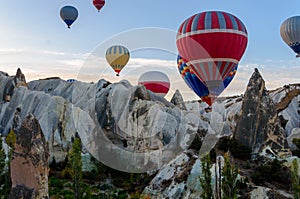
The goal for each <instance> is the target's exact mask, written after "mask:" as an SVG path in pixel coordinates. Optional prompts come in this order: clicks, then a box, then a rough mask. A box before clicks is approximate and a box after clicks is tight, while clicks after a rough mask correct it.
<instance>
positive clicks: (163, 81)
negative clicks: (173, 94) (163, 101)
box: [138, 71, 170, 97]
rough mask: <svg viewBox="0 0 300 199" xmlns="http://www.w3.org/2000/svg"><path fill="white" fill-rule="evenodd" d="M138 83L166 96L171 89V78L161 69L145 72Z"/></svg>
mask: <svg viewBox="0 0 300 199" xmlns="http://www.w3.org/2000/svg"><path fill="white" fill-rule="evenodd" d="M138 84H140V85H144V86H145V87H146V89H147V90H150V91H152V92H153V93H156V94H157V95H159V96H161V97H164V96H165V95H166V94H167V93H168V92H169V89H170V79H169V78H168V76H167V75H166V74H164V73H162V72H160V71H149V72H146V73H143V74H142V75H141V76H140V78H139V80H138Z"/></svg>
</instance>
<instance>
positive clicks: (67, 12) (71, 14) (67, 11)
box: [60, 6, 78, 28]
mask: <svg viewBox="0 0 300 199" xmlns="http://www.w3.org/2000/svg"><path fill="white" fill-rule="evenodd" d="M60 17H61V18H62V20H63V21H64V22H65V23H66V24H67V25H68V28H70V27H71V25H72V24H73V23H74V21H75V20H76V19H77V17H78V10H77V9H76V8H75V7H73V6H64V7H62V8H61V9H60Z"/></svg>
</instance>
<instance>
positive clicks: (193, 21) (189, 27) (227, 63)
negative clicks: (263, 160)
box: [176, 11, 248, 90]
mask: <svg viewBox="0 0 300 199" xmlns="http://www.w3.org/2000/svg"><path fill="white" fill-rule="evenodd" d="M247 42H248V35H247V30H246V27H245V25H244V24H243V23H242V21H241V20H240V19H238V18H237V17H236V16H234V15H232V14H229V13H226V12H222V11H208V12H202V13H199V14H195V15H193V16H192V17H190V18H188V19H186V20H185V21H184V22H183V23H182V24H181V26H180V28H179V30H178V33H177V37H176V45H177V48H178V51H179V54H180V55H181V56H182V58H183V60H184V61H185V62H186V63H187V64H188V65H189V68H190V70H191V71H193V73H194V74H195V75H196V76H197V77H198V78H199V79H200V80H201V81H202V82H203V83H204V84H205V85H206V87H207V88H209V90H214V89H216V88H218V87H219V86H220V84H221V83H222V82H223V81H224V79H225V78H226V77H227V75H228V74H229V73H230V71H232V70H233V69H234V68H235V67H236V66H237V64H238V62H239V61H240V59H241V58H242V56H243V54H244V52H245V50H246V46H247Z"/></svg>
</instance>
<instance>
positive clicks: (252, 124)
mask: <svg viewBox="0 0 300 199" xmlns="http://www.w3.org/2000/svg"><path fill="white" fill-rule="evenodd" d="M234 137H235V138H236V139H237V140H238V141H240V142H241V143H243V144H244V145H246V146H248V147H250V148H251V149H252V153H253V154H258V153H260V152H262V151H263V149H264V148H265V147H267V146H268V147H269V148H271V149H272V150H273V151H274V152H275V154H277V155H279V156H281V155H288V154H290V151H289V150H288V145H287V141H286V135H285V131H284V129H283V128H282V127H281V125H280V122H279V118H278V114H277V111H276V109H275V105H274V102H273V101H272V99H271V98H270V95H269V93H268V91H267V90H266V87H265V81H264V80H263V78H262V76H261V75H260V73H259V71H258V70H257V69H255V72H254V73H253V75H252V77H251V79H250V81H249V83H248V86H247V90H246V92H245V95H244V99H243V103H242V108H241V113H240V117H239V119H238V122H237V126H236V130H235V133H234Z"/></svg>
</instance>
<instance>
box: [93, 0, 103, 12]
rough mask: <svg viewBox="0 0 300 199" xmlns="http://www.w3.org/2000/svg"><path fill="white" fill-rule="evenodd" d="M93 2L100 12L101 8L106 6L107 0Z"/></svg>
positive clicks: (94, 0)
mask: <svg viewBox="0 0 300 199" xmlns="http://www.w3.org/2000/svg"><path fill="white" fill-rule="evenodd" d="M93 4H94V6H95V7H96V9H97V10H98V12H99V11H100V10H101V8H102V7H103V6H104V4H105V0H93Z"/></svg>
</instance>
